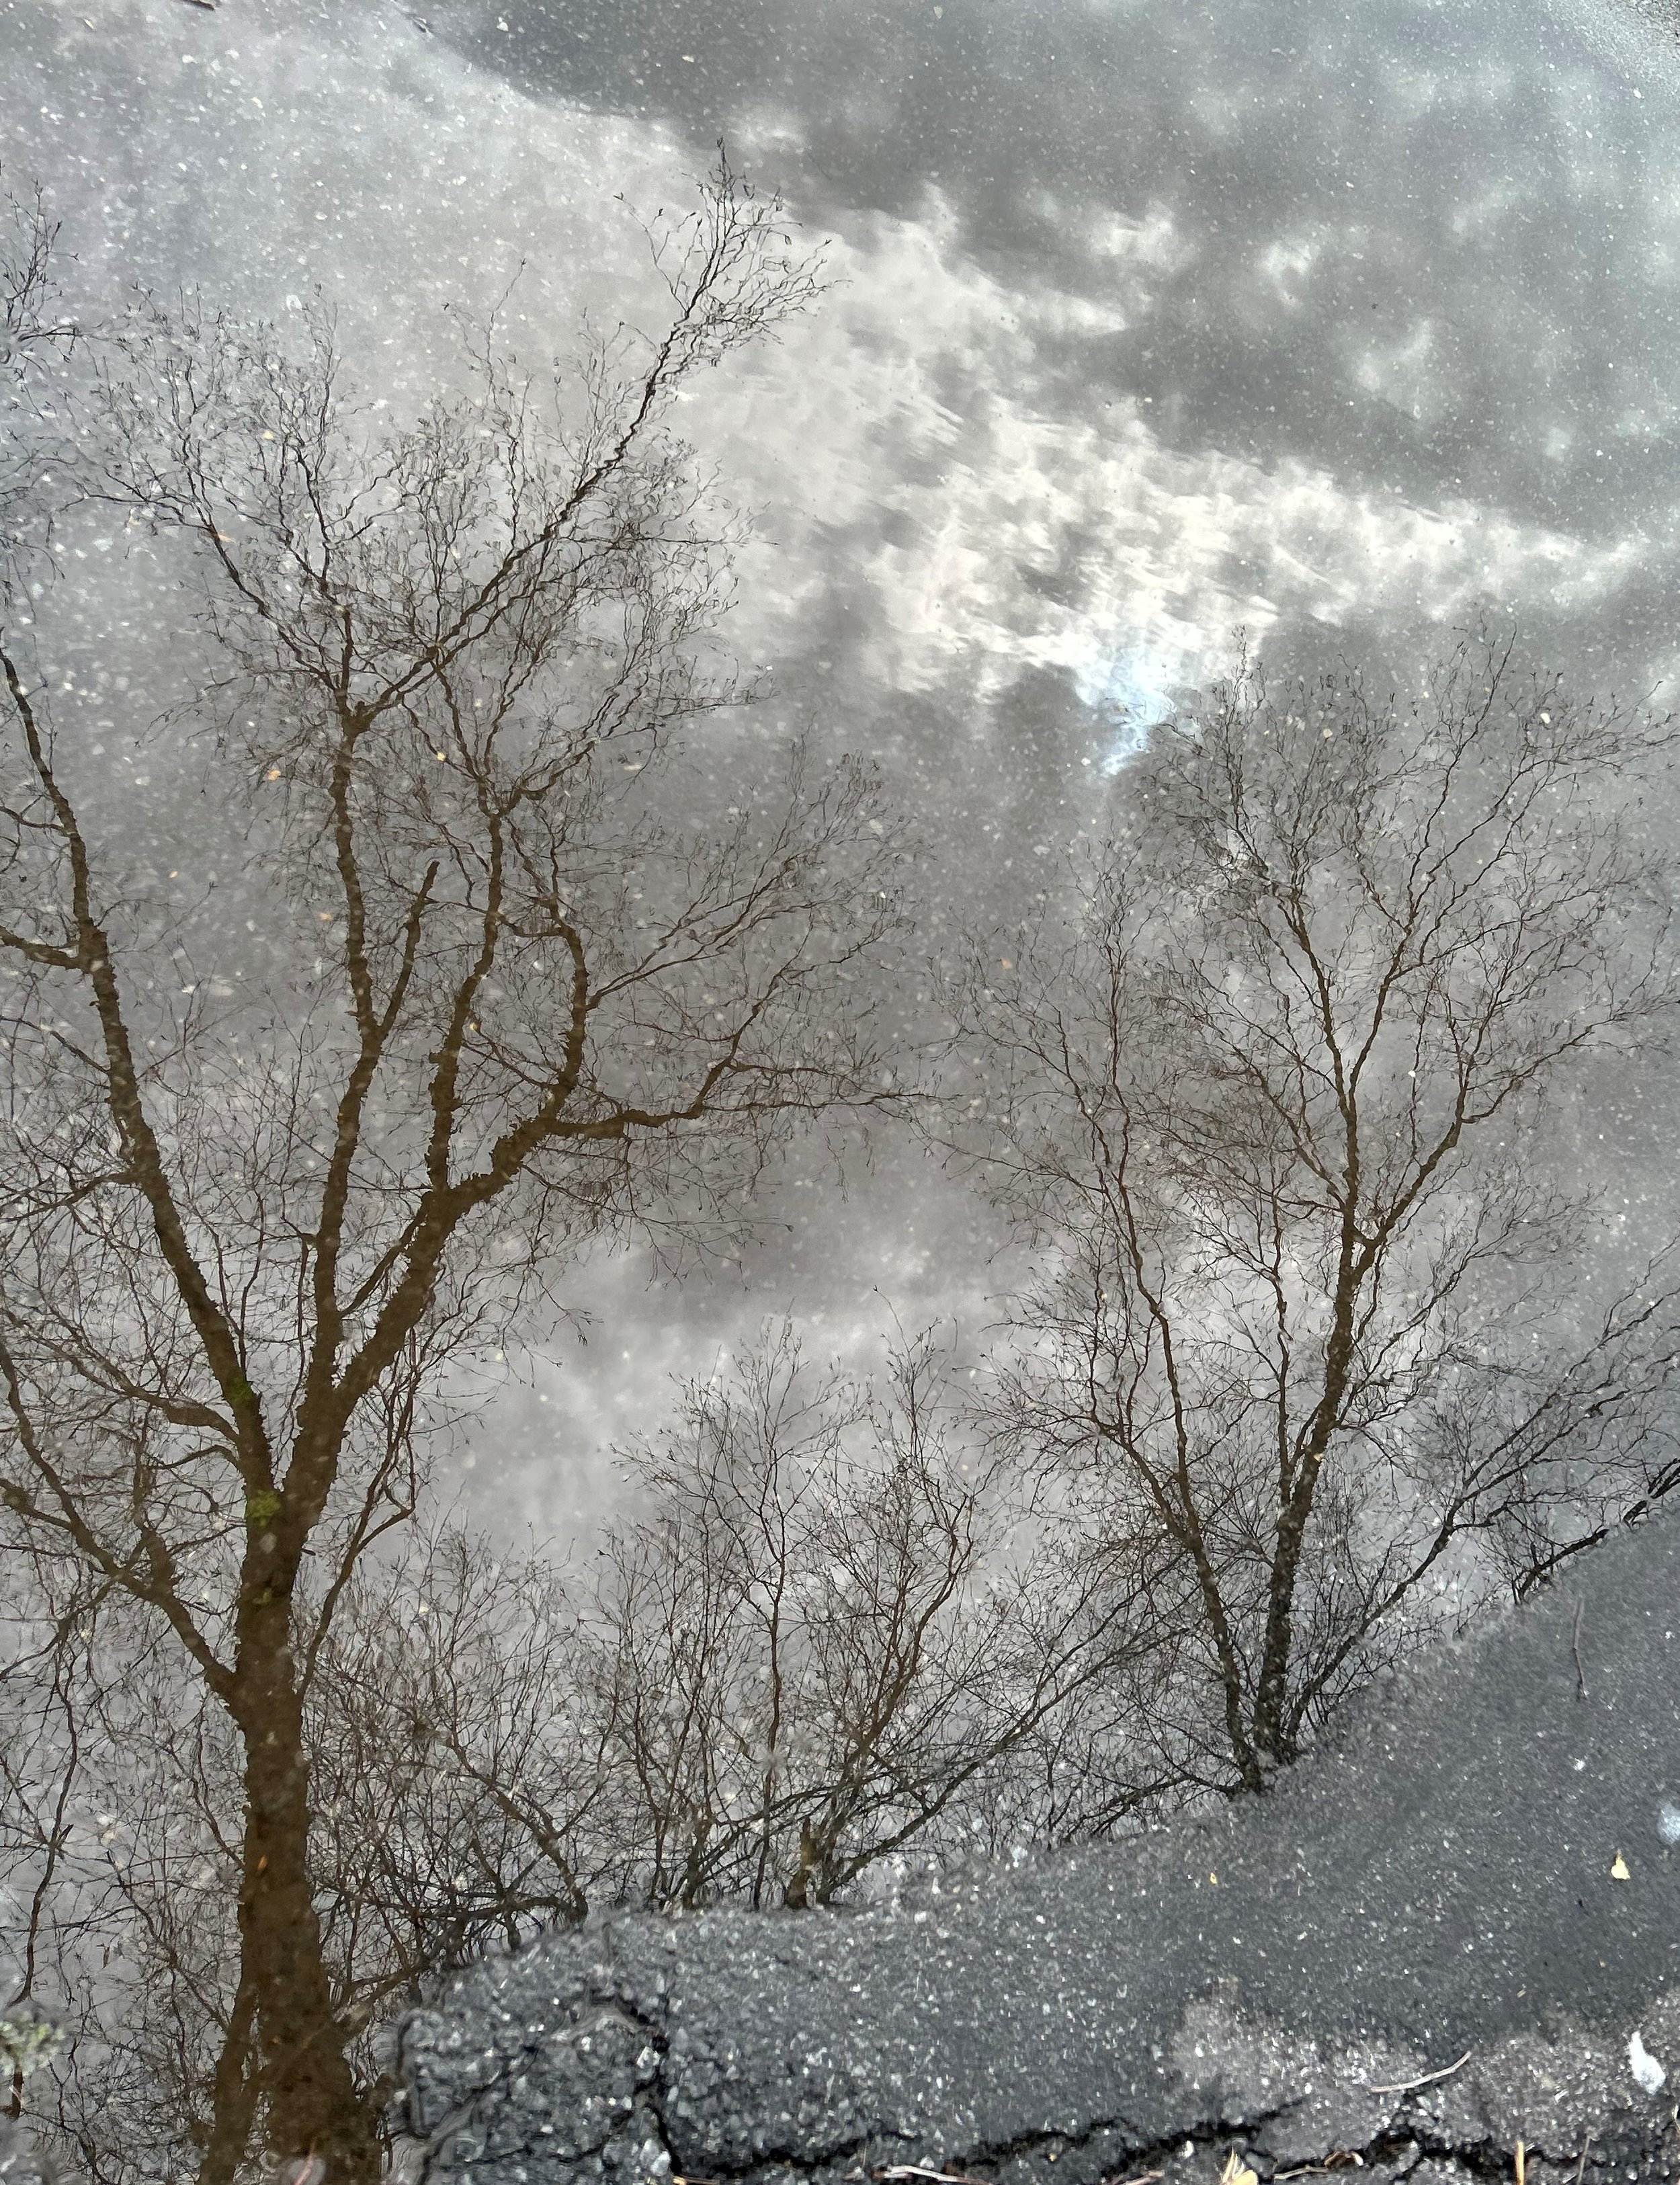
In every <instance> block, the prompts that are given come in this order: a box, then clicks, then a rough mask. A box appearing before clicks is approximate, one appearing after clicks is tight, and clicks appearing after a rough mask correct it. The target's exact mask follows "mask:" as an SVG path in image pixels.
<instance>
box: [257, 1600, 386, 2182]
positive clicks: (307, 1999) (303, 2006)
mask: <svg viewBox="0 0 1680 2185" xmlns="http://www.w3.org/2000/svg"><path fill="white" fill-rule="evenodd" d="M241 1623H242V1629H241V1631H240V1645H239V1667H238V1670H237V1676H236V1690H235V1694H234V1701H233V1707H234V1713H235V1716H236V1718H237V1722H238V1725H239V1729H240V1731H241V1733H242V1735H243V1738H244V1741H245V1800H246V1806H245V1851H244V1875H243V1882H242V1885H241V1888H240V1893H239V1936H240V1942H241V1950H242V1970H241V1979H242V1984H244V1983H248V1984H249V1987H250V1989H251V1993H252V1998H253V2001H254V2005H255V2009H256V2015H257V2023H258V2026H259V2028H260V2035H261V2041H262V2058H263V2061H262V2080H263V2094H264V2097H265V2107H266V2111H267V2133H268V2139H269V2143H270V2146H271V2149H272V2151H273V2153H274V2154H276V2156H278V2157H279V2158H280V2159H281V2160H282V2161H286V2160H291V2161H296V2162H299V2163H302V2162H304V2161H307V2160H308V2159H309V2158H310V2156H311V2155H314V2156H318V2157H319V2158H320V2159H321V2160H322V2161H323V2162H324V2163H325V2164H326V2165H327V2185H376V2181H377V2178H378V2175H379V2167H380V2165H379V2143H378V2138H377V2132H376V2131H375V2120H374V2118H373V2115H372V2114H371V2110H370V2107H369V2104H368V2103H367V2101H366V2098H364V2097H363V2095H362V2094H361V2093H360V2091H359V2090H358V2088H357V2087H356V2083H355V2079H354V2075H353V2073H352V2072H351V2070H350V2066H349V2059H348V2058H347V2057H346V2055H345V2054H344V2035H343V2031H342V2030H341V2028H340V2027H339V2026H338V2021H337V2020H336V2018H335V2016H334V2015H333V2009H332V1984H331V1982H330V1981H329V1980H328V1978H327V1966H326V1963H325V1961H324V1959H323V1958H322V1955H321V1920H320V1918H319V1916H318V1914H317V1913H316V1911H315V1892H314V1891H313V1889H312V1887H311V1886H310V1866H309V1830H310V1806H309V1791H310V1784H309V1762H308V1759H307V1757H306V1754H305V1750H304V1713H303V1704H302V1701H301V1699H300V1697H299V1693H298V1690H297V1688H296V1678H295V1671H294V1665H293V1657H292V1650H291V1630H290V1623H291V1618H290V1607H289V1603H288V1602H287V1601H286V1599H285V1598H284V1597H283V1595H281V1596H279V1597H276V1596H275V1595H270V1596H269V1597H268V1598H267V1599H259V1600H258V1601H255V1602H254V1603H251V1604H249V1605H248V1607H247V1608H246V1611H245V1612H244V1614H243V1617H242V1619H241Z"/></svg>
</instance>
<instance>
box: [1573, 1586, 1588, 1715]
mask: <svg viewBox="0 0 1680 2185" xmlns="http://www.w3.org/2000/svg"><path fill="white" fill-rule="evenodd" d="M1586 1606H1587V1603H1586V1601H1585V1599H1584V1597H1583V1598H1582V1599H1579V1600H1577V1602H1576V1604H1575V1638H1574V1646H1575V1685H1576V1691H1577V1695H1578V1696H1579V1697H1580V1698H1582V1699H1583V1700H1584V1699H1585V1698H1586V1696H1587V1673H1586V1671H1585V1670H1584V1669H1583V1668H1582V1666H1581V1612H1582V1609H1583V1608H1585V1607H1586Z"/></svg>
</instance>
